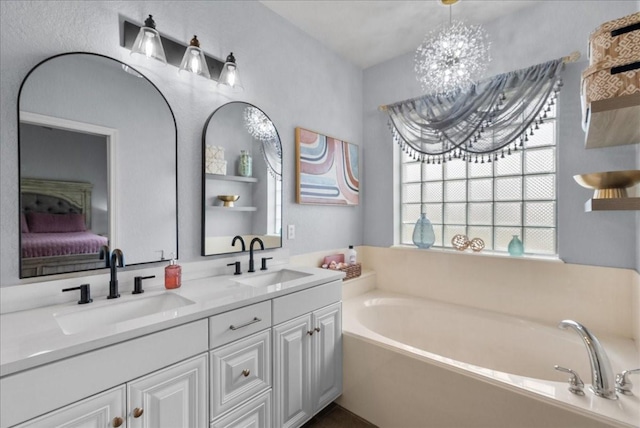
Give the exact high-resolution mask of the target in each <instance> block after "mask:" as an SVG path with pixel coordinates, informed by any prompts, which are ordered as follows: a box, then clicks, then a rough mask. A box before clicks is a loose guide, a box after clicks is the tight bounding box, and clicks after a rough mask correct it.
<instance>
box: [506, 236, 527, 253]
mask: <svg viewBox="0 0 640 428" xmlns="http://www.w3.org/2000/svg"><path fill="white" fill-rule="evenodd" d="M523 254H524V245H522V241H521V240H520V238H518V235H513V238H511V242H509V255H510V256H512V257H520V256H522V255H523Z"/></svg>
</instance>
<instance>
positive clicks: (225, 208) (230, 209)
mask: <svg viewBox="0 0 640 428" xmlns="http://www.w3.org/2000/svg"><path fill="white" fill-rule="evenodd" d="M207 208H209V209H212V210H220V211H257V210H258V208H256V207H220V206H217V205H214V206H211V207H207Z"/></svg>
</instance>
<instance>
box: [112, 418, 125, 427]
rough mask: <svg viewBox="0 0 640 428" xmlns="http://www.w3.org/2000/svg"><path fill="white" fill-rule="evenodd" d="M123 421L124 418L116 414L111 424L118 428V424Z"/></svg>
mask: <svg viewBox="0 0 640 428" xmlns="http://www.w3.org/2000/svg"><path fill="white" fill-rule="evenodd" d="M123 422H124V420H123V419H122V418H121V417H120V416H116V417H115V418H113V426H114V428H118V427H119V426H121V425H122V423H123Z"/></svg>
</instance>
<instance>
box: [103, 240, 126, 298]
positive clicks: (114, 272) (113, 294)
mask: <svg viewBox="0 0 640 428" xmlns="http://www.w3.org/2000/svg"><path fill="white" fill-rule="evenodd" d="M118 266H119V267H124V254H123V253H122V250H120V249H118V248H116V249H115V250H113V251H112V252H111V258H110V260H109V267H110V268H111V280H109V295H108V296H107V299H117V298H118V297H120V293H118Z"/></svg>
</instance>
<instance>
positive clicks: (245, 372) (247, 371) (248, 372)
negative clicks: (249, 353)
mask: <svg viewBox="0 0 640 428" xmlns="http://www.w3.org/2000/svg"><path fill="white" fill-rule="evenodd" d="M250 374H251V370H247V369H244V370H242V376H244V377H249V375H250Z"/></svg>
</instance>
